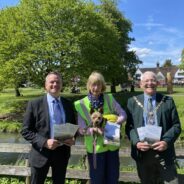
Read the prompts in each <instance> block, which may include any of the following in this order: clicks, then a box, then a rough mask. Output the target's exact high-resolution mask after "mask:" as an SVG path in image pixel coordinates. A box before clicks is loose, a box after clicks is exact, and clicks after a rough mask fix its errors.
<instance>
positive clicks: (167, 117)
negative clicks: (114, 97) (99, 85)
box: [126, 71, 181, 184]
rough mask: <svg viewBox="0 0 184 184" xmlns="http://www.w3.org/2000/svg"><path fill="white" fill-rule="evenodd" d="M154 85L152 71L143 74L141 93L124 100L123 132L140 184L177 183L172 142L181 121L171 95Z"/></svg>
mask: <svg viewBox="0 0 184 184" xmlns="http://www.w3.org/2000/svg"><path fill="white" fill-rule="evenodd" d="M157 85H158V81H157V77H156V74H155V73H153V72H151V71H147V72H145V73H143V75H142V76H141V81H140V86H141V88H142V89H143V91H144V93H143V94H141V95H138V96H134V97H132V98H130V99H129V100H128V103H127V116H128V117H127V124H126V134H127V136H128V138H129V139H130V141H131V147H132V151H131V156H132V157H133V159H134V160H135V161H136V165H137V171H138V175H139V178H140V181H141V183H142V184H162V183H163V184H166V183H173V184H178V177H177V171H176V165H175V156H176V155H175V148H174V142H175V141H176V139H177V138H178V136H179V135H180V132H181V124H180V120H179V117H178V112H177V109H176V106H175V103H174V101H173V99H172V97H170V96H164V95H162V94H160V93H157V92H156V89H157Z"/></svg>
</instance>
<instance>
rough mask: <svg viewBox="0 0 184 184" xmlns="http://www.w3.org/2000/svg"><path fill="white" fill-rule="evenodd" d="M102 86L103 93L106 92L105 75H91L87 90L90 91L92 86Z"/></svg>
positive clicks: (96, 73) (94, 73)
mask: <svg viewBox="0 0 184 184" xmlns="http://www.w3.org/2000/svg"><path fill="white" fill-rule="evenodd" d="M95 83H97V84H101V85H102V92H104V91H105V90H106V84H105V79H104V77H103V75H102V74H101V73H99V72H92V73H91V75H90V76H89V78H88V81H87V90H88V91H90V87H91V85H92V84H95Z"/></svg>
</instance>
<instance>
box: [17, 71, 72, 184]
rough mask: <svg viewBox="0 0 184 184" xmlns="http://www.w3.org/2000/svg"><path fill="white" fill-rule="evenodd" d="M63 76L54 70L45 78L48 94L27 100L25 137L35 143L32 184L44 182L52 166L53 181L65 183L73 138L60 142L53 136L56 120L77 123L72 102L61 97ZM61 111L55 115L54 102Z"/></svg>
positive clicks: (24, 126)
mask: <svg viewBox="0 0 184 184" xmlns="http://www.w3.org/2000/svg"><path fill="white" fill-rule="evenodd" d="M61 89H62V78H61V76H60V74H59V73H58V72H51V73H49V74H48V75H47V76H46V79H45V90H46V92H47V94H46V95H45V96H43V97H40V98H38V99H35V100H33V101H30V102H29V103H28V106H27V109H26V113H25V116H24V121H23V129H22V131H21V133H22V136H23V137H24V138H25V139H26V140H27V141H29V142H30V143H31V144H32V149H31V151H30V159H29V161H30V165H31V184H44V181H45V179H46V176H47V173H48V170H49V167H51V168H52V180H53V184H64V183H65V174H66V168H67V164H68V160H69V157H70V146H71V145H73V144H74V143H75V140H74V138H71V139H67V140H65V141H64V142H62V143H61V142H59V141H58V140H56V139H54V133H53V126H54V124H55V123H57V124H60V123H65V122H69V123H72V124H75V116H74V110H73V106H72V104H71V103H70V102H69V101H68V100H66V99H64V98H63V97H60V91H61ZM55 102H57V105H58V106H57V107H58V109H59V110H58V111H57V113H56V114H55V109H54V103H55Z"/></svg>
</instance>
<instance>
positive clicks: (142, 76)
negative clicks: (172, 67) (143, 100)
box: [141, 71, 157, 81]
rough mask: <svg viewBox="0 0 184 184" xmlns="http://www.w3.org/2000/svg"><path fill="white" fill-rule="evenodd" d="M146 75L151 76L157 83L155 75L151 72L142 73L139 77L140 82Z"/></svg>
mask: <svg viewBox="0 0 184 184" xmlns="http://www.w3.org/2000/svg"><path fill="white" fill-rule="evenodd" d="M146 75H152V76H153V77H154V78H155V80H156V81H157V76H156V74H155V73H154V72H152V71H146V72H144V73H143V74H142V75H141V81H143V80H144V78H145V76H146Z"/></svg>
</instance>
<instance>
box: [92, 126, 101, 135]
mask: <svg viewBox="0 0 184 184" xmlns="http://www.w3.org/2000/svg"><path fill="white" fill-rule="evenodd" d="M92 131H93V134H94V133H97V134H99V135H103V130H102V129H101V128H98V127H93V128H92Z"/></svg>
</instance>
